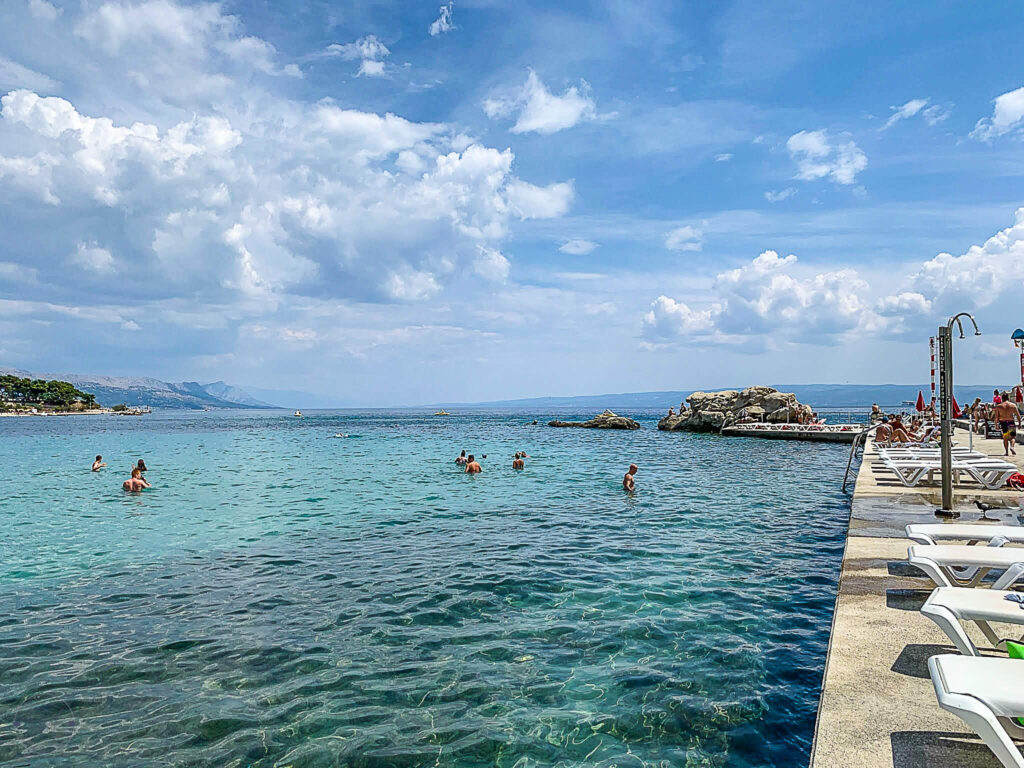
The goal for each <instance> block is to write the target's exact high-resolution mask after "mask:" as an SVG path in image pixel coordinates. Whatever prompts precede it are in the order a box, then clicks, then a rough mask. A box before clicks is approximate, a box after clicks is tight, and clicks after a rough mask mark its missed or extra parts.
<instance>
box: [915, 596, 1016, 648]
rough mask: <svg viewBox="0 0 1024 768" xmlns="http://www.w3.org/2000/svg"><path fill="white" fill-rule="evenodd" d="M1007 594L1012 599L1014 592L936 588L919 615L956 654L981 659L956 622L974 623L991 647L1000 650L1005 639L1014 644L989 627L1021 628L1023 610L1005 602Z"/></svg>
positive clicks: (1008, 601) (1012, 602)
mask: <svg viewBox="0 0 1024 768" xmlns="http://www.w3.org/2000/svg"><path fill="white" fill-rule="evenodd" d="M1008 595H1012V596H1014V597H1016V596H1017V595H1018V593H1017V592H1004V591H1002V590H999V589H965V588H963V587H939V588H938V589H936V590H934V591H933V592H932V593H931V595H930V596H929V597H928V600H927V601H925V604H924V605H923V606H922V607H921V613H922V614H924V615H925V616H927V617H928V618H929V619H931V620H932V621H934V622H935V623H936V624H938V626H939V629H941V630H942V631H943V632H945V633H946V637H948V638H949V639H950V640H951V641H953V645H955V646H956V647H957V650H959V651H960V653H962V654H964V655H965V656H981V652H980V651H978V647H977V646H976V645H975V644H974V641H973V640H971V638H970V636H969V635H968V634H967V632H965V631H964V628H963V626H962V624H961V623H960V622H963V621H973V622H974V623H975V624H977V625H978V629H980V630H981V632H982V634H983V635H985V639H986V640H988V641H989V642H990V643H991V644H992V647H993V648H1003V647H1004V646H1005V643H1006V641H1007V640H1011V641H1014V642H1016V641H1017V638H1000V637H999V635H997V634H996V633H995V631H994V630H993V629H992V626H991V625H990V624H989V622H992V621H995V622H999V623H1003V624H1017V625H1021V626H1022V627H1024V607H1022V606H1021V604H1020V603H1018V602H1014V601H1011V600H1007V599H1006V598H1007V596H1008Z"/></svg>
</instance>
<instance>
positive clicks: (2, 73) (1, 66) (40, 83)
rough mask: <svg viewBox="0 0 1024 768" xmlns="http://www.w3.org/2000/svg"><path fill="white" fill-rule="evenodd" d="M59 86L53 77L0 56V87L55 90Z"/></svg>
mask: <svg viewBox="0 0 1024 768" xmlns="http://www.w3.org/2000/svg"><path fill="white" fill-rule="evenodd" d="M59 86H60V83H58V82H57V81H56V80H54V79H53V78H50V77H47V76H46V75H44V74H42V73H41V72H36V71H35V70H32V69H29V68H28V67H23V66H22V65H21V64H19V63H18V62H16V61H11V60H10V59H6V58H4V57H3V56H0V88H28V89H29V90H32V91H55V90H57V88H58V87H59Z"/></svg>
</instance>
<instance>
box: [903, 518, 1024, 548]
mask: <svg viewBox="0 0 1024 768" xmlns="http://www.w3.org/2000/svg"><path fill="white" fill-rule="evenodd" d="M907 538H909V539H912V540H914V541H916V542H918V543H919V544H937V543H938V542H940V541H969V542H973V543H976V544H977V543H981V542H987V543H988V545H989V546H990V547H1001V546H1003V544H1007V543H1013V544H1024V526H1021V525H988V524H986V523H911V524H910V525H908V526H907Z"/></svg>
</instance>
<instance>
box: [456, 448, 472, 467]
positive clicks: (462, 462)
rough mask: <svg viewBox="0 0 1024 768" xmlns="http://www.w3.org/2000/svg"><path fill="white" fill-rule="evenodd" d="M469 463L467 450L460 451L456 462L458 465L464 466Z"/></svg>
mask: <svg viewBox="0 0 1024 768" xmlns="http://www.w3.org/2000/svg"><path fill="white" fill-rule="evenodd" d="M468 463H469V460H468V459H467V458H466V452H465V451H463V452H462V453H460V454H459V455H458V456H456V457H455V464H456V465H457V466H460V467H464V466H465V465H466V464H468Z"/></svg>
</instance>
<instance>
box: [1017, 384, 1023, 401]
mask: <svg viewBox="0 0 1024 768" xmlns="http://www.w3.org/2000/svg"><path fill="white" fill-rule="evenodd" d="M1017 402H1018V403H1024V387H1017Z"/></svg>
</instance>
